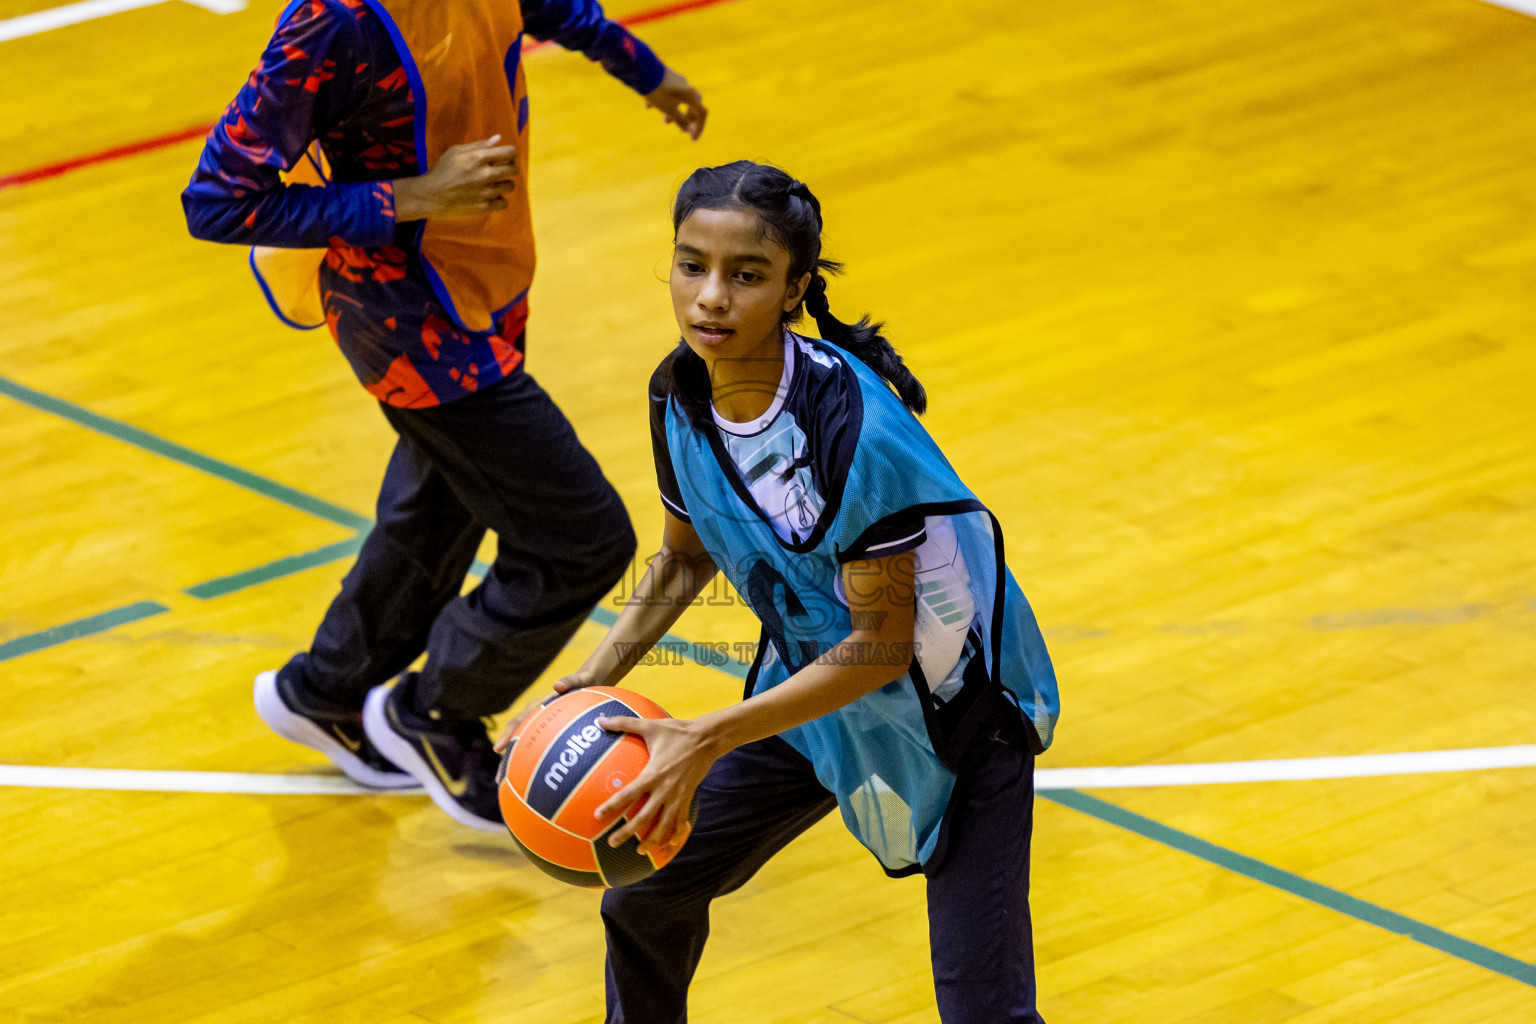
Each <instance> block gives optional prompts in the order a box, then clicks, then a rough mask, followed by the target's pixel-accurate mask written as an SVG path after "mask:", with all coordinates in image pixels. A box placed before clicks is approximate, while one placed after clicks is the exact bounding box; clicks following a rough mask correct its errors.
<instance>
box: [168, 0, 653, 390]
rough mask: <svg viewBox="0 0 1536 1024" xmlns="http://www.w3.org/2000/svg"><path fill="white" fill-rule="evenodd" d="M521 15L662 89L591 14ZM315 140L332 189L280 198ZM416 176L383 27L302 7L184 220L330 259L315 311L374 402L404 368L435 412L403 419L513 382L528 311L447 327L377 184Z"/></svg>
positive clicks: (331, 3)
mask: <svg viewBox="0 0 1536 1024" xmlns="http://www.w3.org/2000/svg"><path fill="white" fill-rule="evenodd" d="M521 6H522V12H523V20H524V27H525V29H526V31H527V32H528V34H529V35H531V36H533V37H534V38H536V39H546V40H552V41H554V42H556V43H559V44H560V45H561V46H564V47H566V48H567V49H571V50H578V51H580V52H582V53H584V54H586V55H587V56H588V57H590V58H591V59H592V60H595V61H600V62H601V63H602V65H603V67H604V68H605V69H606V70H607V71H608V72H609V73H610V74H612V75H613V76H614V77H616V78H618V79H619V80H620V81H622V82H623V83H624V84H626V85H628V86H629V87H630V88H632V89H634V90H635V91H636V92H639V93H641V94H642V95H643V94H646V93H649V92H651V91H652V90H654V89H655V88H656V87H657V86H658V85H660V84H661V79H662V76H663V74H664V72H665V68H664V67H663V66H662V64H661V62H660V61H659V60H658V59H657V57H656V55H655V54H654V53H652V52H651V50H650V48H649V47H647V46H646V45H645V44H644V43H643V42H641V41H640V40H639V39H636V38H635V37H634V36H633V35H631V34H630V33H629V32H628V31H627V30H626V29H624V28H623V27H622V26H620V25H618V24H616V23H614V22H613V21H610V20H608V19H607V18H606V17H605V16H604V14H603V9H602V7H601V5H600V4H598V3H596V2H595V0H521ZM315 139H319V140H320V144H321V146H322V147H323V149H324V150H325V154H326V157H327V159H328V161H329V163H330V170H331V183H330V184H329V185H328V186H327V187H324V188H304V187H296V188H285V187H284V185H283V183H282V180H281V179H280V177H279V172H280V171H282V170H284V169H286V168H289V167H292V166H293V165H294V164H295V163H297V162H298V161H299V160H300V159H302V158H303V153H304V151H305V149H306V148H308V146H309V144H310V142H311V141H313V140H315ZM463 141H465V142H469V141H473V140H470V139H465V140H463ZM417 173H419V169H418V167H417V163H416V133H415V113H414V106H413V104H412V97H411V87H410V83H409V82H408V81H407V78H406V73H405V69H404V67H403V65H402V62H401V60H400V56H399V54H398V53H397V52H396V50H395V47H394V44H393V43H392V42H391V40H390V37H389V34H388V31H387V30H386V28H385V26H384V24H383V22H382V21H381V20H380V18H379V17H378V16H377V15H375V14H374V13H373V12H372V11H371V10H370V9H369V8H368V6H367V5H366V4H365V3H364V0H309V2H308V3H302V4H299V5H297V6H295V7H294V9H293V10H292V11H291V12H290V13H289V14H288V16H287V17H286V18H285V19H284V20H283V21H282V22H281V24H280V25H279V26H278V28H277V30H276V32H275V33H274V34H273V36H272V40H271V42H270V43H268V45H267V49H266V52H265V53H263V54H262V57H261V62H260V63H259V64H258V65H257V66H256V70H255V71H253V72H251V76H250V78H249V79H248V80H247V81H246V83H245V86H244V87H243V88H242V89H241V90H240V93H239V95H237V96H236V97H235V99H234V102H232V103H231V104H230V105H229V107H228V109H227V110H226V111H225V112H224V116H223V118H222V119H221V120H220V121H219V123H218V124H217V125H215V126H214V128H213V130H212V131H211V132H210V133H209V135H208V141H207V144H206V146H205V147H204V149H203V155H202V159H201V160H200V161H199V163H198V167H197V170H196V172H194V174H193V175H192V181H191V183H190V184H189V185H188V186H187V188H186V191H184V192H183V193H182V205H183V207H184V208H185V211H186V215H187V225H188V227H189V228H190V229H191V232H192V234H193V235H194V236H196V237H198V238H201V239H206V240H208V241H214V242H231V243H238V244H245V245H264V246H275V247H286V248H321V247H325V246H331V247H332V250H331V252H330V253H329V255H328V256H327V258H326V262H325V263H324V264H323V265H322V266H321V268H320V291H321V301H322V302H323V304H324V307H325V312H326V321H327V323H328V324H329V326H330V328H331V331H332V332H333V334H334V335H335V338H336V341H337V344H338V345H339V346H340V348H341V350H342V352H343V354H345V356H346V358H347V361H348V362H349V363H351V365H352V369H353V371H354V372H355V373H356V374H357V376H358V379H359V380H361V381H362V383H363V385H364V387H366V388H368V390H369V391H370V393H372V394H374V396H375V397H377V398H378V399H379V400H380V401H384V402H390V403H391V404H402V401H401V400H399V399H398V393H397V392H395V391H393V390H391V389H390V388H389V387H388V386H387V385H386V383H385V377H386V374H387V373H388V372H389V368H390V366H391V364H393V363H395V361H396V360H397V359H398V357H400V356H401V355H405V356H406V358H407V359H408V360H409V362H410V364H411V366H412V367H414V369H415V370H416V372H417V373H418V374H419V375H420V377H421V378H422V380H423V381H425V383H426V384H427V388H428V391H429V393H430V395H432V396H434V397H435V401H431V400H429V401H428V402H423V401H422V399H421V395H420V392H418V394H417V395H416V396H415V397H414V398H413V399H412V400H411V402H410V404H412V405H416V406H420V405H423V404H437V403H441V402H449V401H452V400H454V399H455V398H460V397H462V396H464V395H467V394H470V393H472V392H474V391H477V390H479V389H480V388H483V387H485V386H487V385H489V384H492V383H495V382H496V381H497V380H500V379H501V378H502V377H503V376H505V375H507V374H509V373H512V372H516V370H517V369H518V368H519V366H520V365H521V362H522V345H523V341H522V336H521V335H522V326H523V324H524V322H525V321H526V319H527V309H526V300H525V301H524V302H523V303H519V304H518V305H517V306H514V307H513V308H512V309H510V310H509V311H507V313H506V314H505V315H504V316H503V317H502V318H501V319H500V320H499V321H498V322H497V323H496V324H495V325H494V327H493V329H492V330H491V331H487V332H472V331H467V330H465V329H463V328H462V327H460V326H459V325H457V324H456V323H454V322H453V320H452V319H451V318H450V317H449V316H448V314H447V312H446V311H445V310H444V309H443V308H442V306H441V305H440V304H439V303H438V301H437V299H436V298H435V297H434V295H433V293H432V289H431V287H430V285H429V284H428V283H427V280H426V277H425V275H424V274H423V272H422V269H421V263H420V258H419V256H418V254H417V252H418V250H417V248H416V235H417V230H418V227H419V223H417V224H400V225H397V224H396V223H395V216H394V192H393V187H392V186H391V184H390V181H391V180H392V179H394V178H400V177H407V176H410V175H414V174H417ZM392 398H396V400H395V401H393V402H392V401H391V399H392Z"/></svg>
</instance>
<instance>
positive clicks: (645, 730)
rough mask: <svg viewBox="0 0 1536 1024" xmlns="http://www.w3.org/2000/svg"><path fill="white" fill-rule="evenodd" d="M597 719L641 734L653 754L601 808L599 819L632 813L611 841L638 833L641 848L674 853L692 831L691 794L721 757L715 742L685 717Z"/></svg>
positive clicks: (610, 726)
mask: <svg viewBox="0 0 1536 1024" xmlns="http://www.w3.org/2000/svg"><path fill="white" fill-rule="evenodd" d="M597 724H598V725H600V726H602V727H603V728H604V729H607V730H608V731H610V732H627V733H633V734H634V735H636V736H639V737H640V738H641V739H643V740H645V746H646V750H647V751H648V752H649V753H650V762H649V763H648V764H647V765H646V766H645V768H644V769H643V770H642V771H641V772H640V774H639V775H638V776H636V777H635V780H634V781H633V782H631V783H630V784H629V785H627V786H625V787H624V788H623V789H621V790H619V791H618V792H617V793H615V794H613V796H611V797H609V798H608V799H607V800H605V801H604V802H603V804H602V805H601V806H600V807H598V809H597V816H598V817H599V818H606V817H607V816H609V815H611V814H616V813H618V812H619V811H625V813H626V816H627V818H628V820H627V821H625V822H624V824H623V825H622V826H620V827H619V829H618V830H617V831H615V832H614V833H613V835H611V836H609V837H608V845H609V846H622V845H624V844H625V843H627V842H628V841H629V837H630V836H636V835H638V836H639V837H640V852H641V853H650V852H651V851H653V850H655V851H659V852H663V853H666V852H676V850H677V848H678V847H680V846H682V845H683V842H684V841H685V840H687V838H688V834H689V832H691V831H692V830H693V826H692V825H691V824H690V823H689V821H688V812H689V811H690V810H691V809H692V807H693V794H694V792H695V791H696V790H698V788H699V784H700V783H702V782H703V781H704V776H706V775H708V774H709V769H710V766H711V765H713V764H714V763H715V760H716V758H718V757H719V755H718V754H716V753H714V751H713V745H712V744H711V743H710V742H709V740H708V738H707V737H705V736H704V735H703V733H702V731H701V730H700V729H699V728H698V726H697V725H695V724H694V723H693V722H690V721H687V720H685V719H681V718H599V719H598V720H597ZM626 808H627V810H625V809H626Z"/></svg>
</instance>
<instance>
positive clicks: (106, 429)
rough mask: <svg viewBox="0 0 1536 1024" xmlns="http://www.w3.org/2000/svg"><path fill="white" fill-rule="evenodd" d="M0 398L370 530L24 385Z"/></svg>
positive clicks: (336, 511)
mask: <svg viewBox="0 0 1536 1024" xmlns="http://www.w3.org/2000/svg"><path fill="white" fill-rule="evenodd" d="M0 394H3V395H6V396H7V397H9V398H14V399H15V400H16V401H18V402H22V403H24V404H26V405H30V406H31V407H32V408H34V409H38V410H41V411H42V412H47V413H52V414H53V415H55V416H61V417H63V418H64V419H67V420H69V421H70V422H72V423H77V424H79V425H80V426H82V427H88V428H89V429H91V430H95V431H97V432H99V433H102V434H106V435H107V436H108V437H112V438H116V439H117V440H119V441H123V442H125V443H127V444H131V445H133V446H134V447H136V448H142V449H143V450H145V451H147V452H153V453H154V454H156V455H160V456H163V457H164V458H167V459H171V460H172V461H174V462H179V463H181V464H182V465H184V466H191V467H192V468H193V469H200V470H202V471H203V472H204V473H209V474H211V475H213V476H216V477H218V478H219V479H221V480H224V481H227V482H229V483H232V484H235V485H237V486H239V487H244V488H245V489H246V490H248V491H254V492H256V493H257V494H260V495H261V496H262V497H265V498H271V499H272V500H273V501H280V502H282V503H283V504H284V505H287V506H289V507H291V508H296V509H298V510H299V511H301V512H308V513H309V514H310V515H312V516H318V517H320V518H321V519H324V520H326V521H327V522H332V523H337V524H339V525H341V526H346V527H350V528H352V529H354V530H361V531H366V530H368V529H369V528H371V527H372V526H373V520H371V519H369V518H368V517H367V516H360V515H358V514H357V513H356V512H353V511H352V510H350V509H345V508H342V507H341V506H340V505H333V504H331V503H330V502H328V501H325V500H323V499H320V498H316V497H314V496H313V495H310V494H305V493H304V492H303V491H299V490H295V489H294V488H292V487H289V486H288V485H286V484H280V483H278V482H277V481H276V480H268V479H267V478H266V477H264V476H258V475H256V474H255V473H252V472H250V471H249V470H245V469H241V468H240V467H239V466H234V465H231V464H230V463H228V462H223V461H221V460H219V459H215V458H213V457H212V456H209V455H204V454H203V453H202V452H197V451H193V450H192V449H191V448H188V447H186V446H185V445H180V444H177V443H176V442H175V441H167V440H166V439H165V438H163V437H157V436H156V435H154V434H151V433H150V432H149V431H147V430H140V429H139V428H138V427H135V426H133V425H131V424H128V423H124V422H122V421H121V420H114V419H110V418H108V417H106V416H102V415H101V414H100V413H94V412H91V411H90V410H89V409H85V408H82V407H81V406H78V405H75V404H74V403H73V402H66V401H65V400H64V399H62V398H55V397H53V396H52V395H47V394H44V393H43V392H41V391H34V390H33V389H32V388H29V387H27V386H26V385H24V384H18V383H16V382H15V381H13V380H10V379H8V378H5V377H0Z"/></svg>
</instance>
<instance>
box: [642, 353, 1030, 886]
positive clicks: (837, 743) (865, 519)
mask: <svg viewBox="0 0 1536 1024" xmlns="http://www.w3.org/2000/svg"><path fill="white" fill-rule="evenodd" d="M812 344H814V345H815V346H816V347H817V348H818V350H819V351H821V352H822V353H824V354H827V355H829V356H831V357H832V358H834V359H836V360H838V361H839V362H841V363H842V364H844V366H846V367H847V368H848V369H849V370H851V372H852V373H853V374H854V375H855V376H856V378H857V382H858V387H857V389H856V392H855V394H854V398H855V401H854V403H853V405H854V409H853V412H854V414H855V415H854V418H853V424H852V427H851V430H850V434H849V436H848V443H849V444H852V445H854V449H853V455H852V459H851V461H850V462H848V466H849V468H848V470H847V473H846V476H845V477H844V478H843V479H841V480H833V481H831V484H830V488H829V493H828V494H827V495H825V496H824V497H825V498H826V499H827V500H826V505H825V507H824V508H823V509H822V511H821V515H820V517H819V519H818V521H817V523H816V526H815V528H814V529H813V530H812V531H811V533H810V535H809V536H808V537H805V538H804V539H803V540H802V541H801V542H800V543H798V544H791V543H788V542H786V541H784V540H782V539H781V538H780V537H779V536H778V534H777V533H775V532H774V530H773V528H772V527H771V526H770V525H769V523H768V521H767V520H766V519H765V518H764V517H763V515H762V513H761V511H760V510H759V509H758V508H757V506H756V505H755V504H754V503H753V502H752V500H751V495H750V493H749V492H748V490H747V489H746V487H745V486H744V485H743V483H742V481H741V478H740V475H739V474H738V473H737V471H736V470H735V468H734V467H733V466H732V464H731V462H730V460H729V457H728V456H727V454H726V452H725V450H724V448H723V446H722V443H721V441H720V437H719V433H718V431H716V430H715V428H714V427H713V425H711V426H710V427H709V428H708V430H707V431H701V430H698V429H695V427H694V426H693V424H692V423H691V422H690V421H689V419H688V416H687V414H686V413H685V412H684V411H683V410H682V409H681V408H680V407H679V406H678V403H677V401H676V400H675V399H673V400H671V401H669V403H668V407H667V417H666V428H667V448H668V452H669V454H670V456H671V459H672V465H673V469H674V470H675V472H676V476H677V481H678V486H679V488H680V490H681V492H682V496H683V499H684V503H685V505H686V507H687V509H688V513H689V516H690V518H691V519H692V520H693V526H694V529H695V530H696V531H697V532H698V535H699V538H700V540H701V541H702V542H703V544H704V547H705V548H706V549H707V550H708V551H709V553H710V556H711V557H712V558H713V559H714V561H715V564H716V565H717V566H718V567H719V568H720V571H721V572H722V573H724V574H725V576H726V578H727V579H729V580H730V582H731V585H732V586H734V587H735V588H736V590H737V592H738V593H739V594H741V596H742V597H743V598H744V599H745V600H746V602H747V603H748V604H749V605H750V606H751V608H752V610H753V612H755V613H756V614H757V617H758V619H759V620H761V622H762V624H763V630H762V637H761V640H760V642H759V645H758V654H757V661H756V662H755V664H754V665H753V668H752V671H751V673H750V674H749V675H748V677H747V695H748V696H751V695H752V694H755V693H761V692H763V691H764V690H767V689H768V688H770V687H773V686H777V685H778V684H779V683H781V682H783V681H784V680H786V679H788V678H789V677H790V676H791V675H793V674H794V672H796V671H797V670H799V669H800V668H803V667H804V666H806V665H807V664H810V663H811V662H813V661H814V660H815V659H816V658H817V657H819V656H821V655H822V654H823V653H824V652H826V651H828V650H830V649H831V648H832V647H833V646H835V645H836V644H837V643H839V642H840V641H842V640H843V639H845V638H846V637H847V636H848V634H849V633H850V632H852V619H851V617H850V614H849V610H848V606H847V604H846V603H845V602H844V601H843V599H842V597H841V585H840V583H839V582H838V581H839V579H840V576H841V572H842V566H843V562H844V559H841V558H840V557H839V555H840V553H842V552H845V551H849V550H854V549H855V548H856V544H855V542H856V541H857V540H858V539H859V537H860V536H861V535H862V534H863V533H864V532H865V531H866V530H868V529H870V527H872V526H874V525H875V524H876V523H879V522H880V521H882V520H884V519H886V518H888V517H890V516H892V515H895V514H896V513H899V512H903V511H907V510H912V511H913V512H914V513H916V514H920V515H922V516H924V517H927V518H928V521H929V522H930V523H932V522H933V521H934V517H943V518H944V519H947V521H948V523H949V524H950V525H951V526H952V527H953V532H954V535H955V537H956V539H957V541H958V544H957V550H956V557H957V558H962V559H964V567H965V571H966V577H967V578H968V580H969V587H970V591H971V593H970V597H971V600H970V601H969V602H962V604H963V606H964V607H967V608H972V609H973V620H972V623H973V625H972V628H973V629H974V630H975V631H976V634H977V635H979V637H980V643H979V645H977V646H978V647H979V650H978V651H977V652H976V655H975V656H977V657H980V658H982V659H984V661H983V666H984V668H985V671H986V676H987V678H988V679H989V680H990V681H991V682H994V683H997V684H1000V685H1001V686H1002V687H1003V688H1004V690H1005V691H1006V692H1007V693H1008V694H1009V695H1010V696H1011V697H1012V699H1013V702H1014V703H1016V704H1017V705H1018V707H1019V708H1020V711H1021V713H1022V714H1023V715H1024V716H1025V717H1026V718H1027V719H1028V720H1029V722H1030V724H1031V726H1032V727H1033V734H1034V738H1035V739H1036V740H1037V741H1038V743H1037V749H1038V750H1044V749H1045V748H1046V747H1047V746H1049V745H1050V742H1051V733H1052V729H1053V727H1054V725H1055V722H1056V717H1057V714H1058V710H1059V702H1058V699H1057V693H1056V676H1055V672H1054V671H1053V669H1052V667H1051V661H1050V656H1049V655H1048V654H1047V653H1046V649H1045V641H1044V640H1043V639H1042V637H1041V635H1040V629H1039V627H1038V626H1037V625H1036V623H1035V616H1034V612H1033V611H1031V609H1030V607H1029V603H1028V602H1027V601H1026V600H1025V599H1024V594H1023V592H1022V591H1021V590H1020V589H1019V587H1018V584H1016V583H1015V582H1014V580H1013V577H1012V575H1011V574H1010V573H1009V572H1008V569H1007V566H1006V565H1005V563H1004V560H1003V539H1002V534H1001V531H1000V529H999V527H998V524H997V521H996V519H994V518H993V516H992V514H991V513H990V512H989V511H987V509H986V507H985V506H983V505H982V504H981V502H979V501H978V500H977V499H976V497H975V495H973V494H972V493H971V492H970V490H969V489H967V488H966V486H965V485H964V484H963V483H961V482H960V478H959V477H958V476H957V475H956V474H955V471H954V470H953V469H952V468H950V465H949V463H948V461H946V460H945V458H944V455H943V453H942V452H940V451H939V448H938V446H937V445H936V444H935V443H934V441H933V439H932V438H931V437H929V436H928V432H927V431H926V430H925V429H923V427H922V425H921V424H920V423H919V422H918V421H917V418H916V417H915V416H913V415H912V414H911V413H910V412H908V411H907V409H906V408H905V407H904V406H903V405H902V404H901V401H900V399H899V398H897V396H896V395H895V394H893V393H892V392H891V390H890V388H889V387H887V386H886V384H885V382H884V381H883V380H881V379H880V377H879V376H877V375H876V374H875V373H874V372H873V371H872V370H870V369H869V367H867V366H865V365H864V363H862V362H861V361H860V360H858V359H856V358H854V357H852V356H850V355H848V354H847V353H845V352H843V351H841V350H840V349H838V348H836V347H834V346H832V345H830V344H828V343H827V342H824V341H820V340H814V339H813V340H812ZM794 386H795V385H794V384H793V383H792V384H791V388H793V387H794ZM921 599H922V598H921V596H919V600H921ZM949 607H950V605H948V604H946V605H942V606H940V607H939V609H938V611H939V613H940V614H942V613H943V612H944V611H945V610H946V609H947V608H949ZM885 653H886V652H869V656H872V657H876V658H878V657H882V656H883V655H884V654H885ZM906 660H907V659H906V658H903V659H902V661H903V662H905V661H906ZM921 677H922V672H921V671H920V670H917V669H916V668H915V667H914V668H909V670H908V671H907V672H905V673H904V674H902V675H901V676H900V677H899V678H897V679H896V680H895V681H894V682H891V683H888V684H887V685H885V686H883V687H881V688H880V689H879V690H876V691H875V692H874V693H871V694H869V695H868V696H865V697H862V698H860V699H859V700H856V701H854V702H853V703H851V704H848V705H846V706H845V707H843V708H840V709H839V710H837V711H834V712H832V713H831V714H828V715H824V716H823V717H821V718H818V719H816V720H814V721H811V722H807V723H806V724H804V725H801V726H797V727H796V728H794V729H790V730H789V731H787V732H785V733H784V735H783V738H784V739H785V740H786V741H788V742H789V743H790V745H791V746H793V747H794V748H795V749H796V750H798V751H799V752H800V753H802V754H804V755H805V757H806V758H807V759H809V760H810V762H811V763H812V765H814V766H815V769H816V775H817V778H818V779H820V781H821V783H822V784H823V785H824V786H826V787H827V789H828V790H830V791H831V792H832V793H833V794H834V795H835V796H836V797H837V802H838V806H839V807H840V808H841V810H842V814H843V820H844V822H845V823H846V824H847V826H848V828H849V830H850V831H852V832H853V834H854V835H855V836H857V837H858V839H859V841H860V842H862V843H863V844H864V845H865V846H867V847H868V848H869V849H870V851H871V852H873V853H874V854H875V856H876V857H878V858H879V860H880V862H881V864H882V865H884V866H885V868H886V870H887V871H889V872H891V873H894V874H902V873H907V872H909V871H913V870H917V869H918V867H919V866H920V865H922V864H923V863H924V862H926V861H927V860H928V858H929V857H931V856H932V855H933V853H934V852H935V850H936V848H937V846H938V844H939V839H940V835H941V832H942V825H943V822H944V815H945V811H946V809H947V808H948V806H949V800H950V794H951V793H952V791H953V789H954V782H955V776H954V773H953V771H952V770H951V769H950V767H949V766H948V765H946V764H945V761H944V759H943V757H942V756H941V752H942V751H943V748H944V744H943V741H942V738H941V737H939V736H937V735H936V730H935V727H934V724H933V723H934V721H935V718H934V708H935V702H934V698H933V697H932V695H931V692H930V686H933V685H937V684H938V682H939V681H938V680H924V679H922V678H921Z"/></svg>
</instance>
